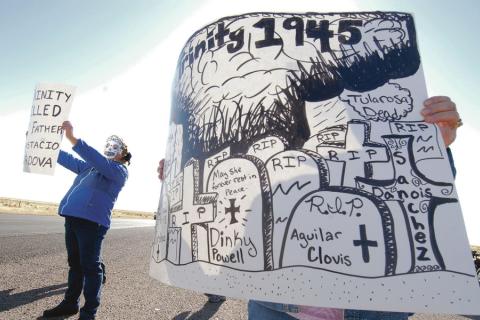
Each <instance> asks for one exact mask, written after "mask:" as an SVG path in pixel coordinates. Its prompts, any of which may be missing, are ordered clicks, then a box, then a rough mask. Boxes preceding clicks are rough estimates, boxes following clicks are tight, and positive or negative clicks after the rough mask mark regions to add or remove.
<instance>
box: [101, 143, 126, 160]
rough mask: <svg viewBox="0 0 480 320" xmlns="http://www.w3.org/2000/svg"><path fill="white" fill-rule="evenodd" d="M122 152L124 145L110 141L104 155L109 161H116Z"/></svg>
mask: <svg viewBox="0 0 480 320" xmlns="http://www.w3.org/2000/svg"><path fill="white" fill-rule="evenodd" d="M121 152H122V145H121V144H120V143H118V142H117V141H115V140H112V139H108V140H107V144H106V145H105V149H104V151H103V154H104V155H105V157H107V158H108V159H114V158H115V157H116V156H117V155H118V154H120V153H121Z"/></svg>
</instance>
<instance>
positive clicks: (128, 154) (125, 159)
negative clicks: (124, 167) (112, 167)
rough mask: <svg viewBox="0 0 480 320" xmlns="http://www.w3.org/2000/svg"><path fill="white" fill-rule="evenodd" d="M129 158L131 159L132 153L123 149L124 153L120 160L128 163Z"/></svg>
mask: <svg viewBox="0 0 480 320" xmlns="http://www.w3.org/2000/svg"><path fill="white" fill-rule="evenodd" d="M130 159H132V154H131V153H130V152H128V150H125V155H124V156H123V158H122V160H123V161H125V162H126V163H128V165H130Z"/></svg>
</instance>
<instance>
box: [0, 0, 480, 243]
mask: <svg viewBox="0 0 480 320" xmlns="http://www.w3.org/2000/svg"><path fill="white" fill-rule="evenodd" d="M375 10H381V11H404V12H409V13H413V15H414V17H415V24H416V29H417V35H418V46H419V48H420V54H421V58H422V64H423V69H424V72H425V78H426V82H427V88H428V92H429V94H430V95H437V94H442V95H448V96H450V97H451V98H452V100H454V101H455V102H456V104H457V106H458V110H459V112H460V114H461V116H462V119H463V121H464V123H465V125H464V126H463V127H461V128H460V129H459V131H458V138H457V141H456V142H455V143H454V144H453V146H452V150H453V152H454V157H455V162H456V166H457V170H458V175H457V179H456V186H457V191H458V194H459V198H460V203H461V206H462V210H463V214H464V219H465V222H466V228H467V234H468V236H469V239H470V242H471V243H473V244H480V232H478V226H479V223H480V218H479V217H478V216H479V213H478V209H477V204H476V202H475V200H474V199H475V198H476V197H477V194H476V187H475V181H477V180H478V181H480V173H479V171H480V170H478V169H477V168H476V159H475V158H474V156H473V153H474V146H475V145H478V141H480V121H479V120H480V109H479V108H478V107H477V106H476V104H477V103H476V100H475V97H476V94H475V92H476V91H477V90H478V88H477V86H478V84H479V81H478V74H479V72H480V70H479V69H480V67H479V63H478V62H477V61H476V59H475V58H477V56H476V55H477V53H478V52H479V51H480V44H479V41H478V40H477V38H476V36H475V30H476V20H477V16H476V15H477V14H478V12H480V1H476V0H462V1H448V2H447V1H438V0H437V1H434V0H427V1H425V0H424V1H418V0H406V1H393V0H361V1H354V0H348V1H347V0H345V1H340V0H337V1H330V0H295V1H282V0H276V1H274V0H262V1H258V0H241V1H233V0H230V1H220V0H211V1H207V0H202V1H201V0H192V1H190V0H188V1H187V0H161V1H158V0H150V1H149V0H137V1H127V0H124V1H120V0H103V1H93V0H86V1H82V2H78V1H69V0H44V1H35V0H24V1H15V0H4V1H1V2H0V41H1V43H2V49H1V50H0V70H1V72H0V134H1V137H2V138H1V140H0V148H1V150H2V158H1V166H0V179H1V180H0V181H2V182H1V183H0V197H14V198H21V199H31V200H39V201H48V202H59V201H60V200H61V198H62V197H63V195H64V193H65V192H66V191H67V190H68V188H69V186H70V185H71V183H72V180H73V178H74V176H73V174H72V173H70V172H68V171H66V170H65V169H63V168H62V167H60V166H58V167H57V169H56V172H55V175H54V176H42V175H36V174H27V173H23V171H22V170H23V151H24V142H25V135H24V134H25V131H26V129H27V127H28V122H29V109H30V106H31V103H32V96H33V91H34V88H35V85H36V84H37V83H38V82H53V83H65V84H69V85H73V86H76V87H77V94H76V97H75V99H74V101H73V106H72V111H71V114H70V120H71V122H72V123H73V125H74V130H75V134H76V135H77V136H78V137H80V138H82V139H84V140H85V141H87V142H88V143H89V144H90V145H92V146H94V147H97V148H102V146H103V143H104V141H105V138H106V137H107V136H109V135H111V134H118V135H120V136H122V137H123V138H124V139H125V141H126V142H127V144H128V145H129V148H130V149H131V152H132V154H133V158H132V165H131V166H130V168H129V170H130V179H129V181H128V182H127V185H126V186H125V188H124V190H123V191H122V192H121V194H120V196H119V199H118V201H117V204H116V208H118V209H130V210H141V211H148V212H152V213H153V212H154V211H156V209H157V204H158V200H159V193H160V183H159V181H158V178H157V176H156V167H157V163H158V161H159V160H160V159H161V158H163V157H164V154H165V144H166V139H167V128H168V119H169V112H170V91H171V85H172V80H173V76H174V70H175V67H176V63H177V58H178V56H179V54H180V50H181V49H182V47H183V45H184V44H185V42H186V41H187V39H188V38H189V37H190V35H191V34H193V33H194V32H195V31H197V30H198V29H200V28H201V27H203V26H204V25H206V24H208V23H210V22H212V21H215V20H217V19H219V18H221V17H224V16H228V15H236V14H242V13H247V12H253V11H266V12H273V11H279V12H299V13H301V12H307V11H314V12H338V11H375ZM62 148H63V149H64V150H66V151H69V150H70V146H69V144H68V143H67V142H66V141H64V142H63V145H62Z"/></svg>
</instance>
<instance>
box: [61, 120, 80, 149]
mask: <svg viewBox="0 0 480 320" xmlns="http://www.w3.org/2000/svg"><path fill="white" fill-rule="evenodd" d="M62 129H63V131H64V132H65V138H67V139H68V141H70V143H71V144H72V146H74V145H76V144H77V142H78V139H77V138H76V137H75V136H74V135H73V126H72V124H71V123H70V121H64V122H63V124H62Z"/></svg>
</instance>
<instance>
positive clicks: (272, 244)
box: [150, 12, 480, 314]
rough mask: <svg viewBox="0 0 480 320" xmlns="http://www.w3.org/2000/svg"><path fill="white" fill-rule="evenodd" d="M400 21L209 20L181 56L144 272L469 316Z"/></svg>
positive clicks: (468, 291) (201, 285) (413, 45)
mask: <svg viewBox="0 0 480 320" xmlns="http://www.w3.org/2000/svg"><path fill="white" fill-rule="evenodd" d="M426 98H427V92H426V86H425V80H424V76H423V71H422V67H421V60H420V56H419V53H418V49H417V42H416V34H415V27H414V22H413V18H412V16H411V15H409V14H404V13H397V12H388V13H382V12H375V13H334V14H320V13H318V14H317V13H308V14H283V13H282V14H279V13H252V14H245V15H241V16H233V17H228V18H223V19H220V20H218V21H217V22H215V23H212V24H210V25H208V26H206V27H205V28H203V29H201V30H199V31H197V32H196V33H195V34H194V35H193V36H192V37H190V39H189V40H188V42H187V44H186V45H185V47H184V48H183V52H182V53H181V55H180V60H179V62H178V69H177V75H176V78H175V82H174V86H173V98H172V101H173V105H172V115H171V121H170V134H169V140H168V143H169V144H168V148H167V156H166V167H165V174H166V178H165V182H164V183H163V189H162V195H161V199H160V204H159V209H158V213H157V226H156V235H155V239H154V243H153V247H152V256H151V268H150V273H151V275H152V276H153V277H155V278H157V279H159V280H161V281H163V282H165V283H167V284H172V285H175V286H179V287H183V288H189V289H193V290H197V291H200V292H208V293H217V294H223V295H227V296H231V297H239V298H245V299H257V300H263V301H274V302H282V303H295V304H302V305H311V306H323V307H336V308H353V309H372V310H392V311H411V312H435V313H461V314H479V313H480V287H479V283H478V280H477V278H476V276H475V271H474V266H473V262H472V256H471V253H470V250H469V244H468V240H467V236H466V231H465V227H464V222H463V218H462V214H461V210H460V206H459V203H458V197H457V194H456V191H455V187H454V177H453V174H452V170H451V168H450V164H449V160H448V156H447V152H446V149H445V146H444V143H443V141H442V136H441V134H440V131H439V129H438V128H437V127H436V126H434V125H431V124H427V123H425V122H423V121H422V119H423V118H422V116H421V115H420V110H421V108H422V103H423V101H424V100H425V99H426Z"/></svg>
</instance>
